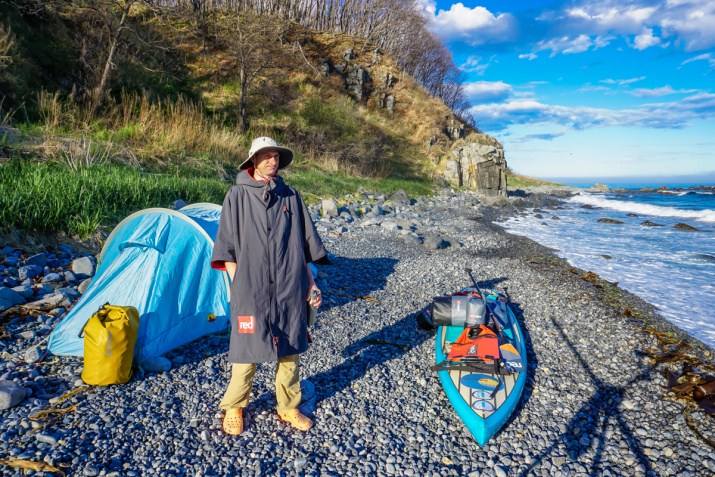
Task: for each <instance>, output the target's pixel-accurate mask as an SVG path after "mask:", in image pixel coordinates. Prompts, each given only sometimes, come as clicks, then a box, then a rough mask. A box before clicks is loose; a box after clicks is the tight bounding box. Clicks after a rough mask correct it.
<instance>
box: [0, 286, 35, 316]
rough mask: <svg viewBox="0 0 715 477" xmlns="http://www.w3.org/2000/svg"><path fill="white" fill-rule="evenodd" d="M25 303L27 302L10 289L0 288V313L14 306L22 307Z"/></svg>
mask: <svg viewBox="0 0 715 477" xmlns="http://www.w3.org/2000/svg"><path fill="white" fill-rule="evenodd" d="M17 288H20V287H17ZM28 288H29V287H28ZM26 302H27V300H25V298H24V297H23V296H22V295H21V294H20V293H18V292H17V291H15V290H13V289H12V288H7V287H0V311H4V310H7V309H8V308H12V307H13V306H15V305H24V304H25V303H26Z"/></svg>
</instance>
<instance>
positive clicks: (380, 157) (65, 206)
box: [0, 5, 511, 236]
mask: <svg viewBox="0 0 715 477" xmlns="http://www.w3.org/2000/svg"><path fill="white" fill-rule="evenodd" d="M0 13H3V14H6V15H7V16H6V18H8V19H9V23H10V25H11V26H12V29H13V32H15V35H16V37H17V42H16V43H17V45H16V47H15V49H14V51H13V60H14V61H13V63H12V64H11V65H10V66H9V67H7V68H5V69H3V70H2V71H0V92H5V93H7V92H8V91H11V92H12V93H13V94H12V95H10V96H9V100H8V101H7V102H6V103H5V109H6V110H7V107H8V106H13V107H15V108H19V107H20V106H22V108H21V109H15V114H14V124H13V125H14V126H16V127H17V128H19V132H17V133H16V135H17V136H19V138H20V141H19V142H8V141H5V144H2V143H0V158H2V157H3V156H5V157H6V158H11V159H14V160H22V161H29V162H30V163H31V164H25V165H23V164H18V163H17V161H11V162H12V163H6V164H2V165H0V169H2V171H0V177H1V178H2V182H0V188H2V191H1V192H2V194H0V197H2V199H0V202H1V203H0V219H2V220H1V221H0V223H2V224H3V227H5V228H6V229H7V228H11V227H18V228H22V229H25V230H27V231H35V232H41V233H47V232H50V231H56V230H60V231H64V232H68V233H70V234H79V235H82V236H87V235H90V234H91V232H92V231H93V230H94V229H95V228H96V227H97V226H98V225H103V226H108V227H111V226H113V225H114V224H116V223H117V222H118V221H119V220H121V218H122V217H124V216H126V215H128V214H130V213H132V212H134V211H136V210H138V209H142V208H146V207H152V206H164V207H166V206H168V204H169V203H171V202H172V201H173V200H176V199H179V198H181V199H183V200H185V201H186V202H194V201H211V202H220V201H221V199H222V197H223V194H224V193H225V191H226V190H227V189H228V188H229V187H230V186H231V184H232V183H233V177H234V175H235V172H236V166H237V165H238V163H240V162H241V161H242V160H243V158H245V157H246V156H247V152H248V148H249V145H250V142H251V140H252V138H254V137H257V136H262V135H269V136H273V137H275V138H276V139H278V140H279V141H280V142H281V143H283V144H286V145H288V146H291V147H293V148H294V149H295V150H296V152H297V157H296V161H295V163H294V165H293V166H292V167H291V169H290V170H289V171H287V172H286V174H285V175H286V176H287V180H288V181H289V183H291V184H293V185H295V186H296V187H297V188H298V189H299V190H301V192H303V194H304V196H305V197H306V198H307V199H308V200H314V199H315V198H318V197H340V196H343V195H345V194H348V193H352V192H355V191H356V190H357V188H358V187H360V186H362V187H363V188H365V189H367V190H378V191H381V192H385V193H389V192H392V191H394V190H397V189H400V188H402V189H404V190H406V191H407V192H408V193H409V194H411V195H423V194H428V193H430V192H431V191H432V190H433V188H432V185H431V181H430V180H429V177H431V175H432V174H433V173H434V172H435V170H436V168H437V165H438V164H439V161H440V159H441V158H442V156H443V155H444V154H445V153H446V152H447V148H448V146H449V142H448V141H447V140H445V136H444V133H443V124H444V121H445V118H448V117H449V115H450V112H449V111H448V110H447V108H446V107H444V105H442V103H441V102H440V101H439V100H435V99H434V98H431V97H430V96H429V95H428V94H427V93H425V92H424V90H422V89H421V88H420V87H419V86H418V85H416V83H415V82H414V80H412V79H411V78H409V77H403V78H400V80H399V81H398V82H397V84H396V85H395V86H394V88H393V89H392V90H390V91H389V93H390V94H394V95H395V96H396V98H397V102H396V106H395V112H394V114H393V115H390V114H387V112H386V111H385V110H383V109H381V108H379V106H378V105H377V104H376V97H373V96H371V97H369V98H368V99H367V101H364V102H361V103H356V102H355V101H353V100H352V99H350V98H348V97H347V96H346V95H345V92H344V91H345V87H344V84H343V81H342V79H341V78H339V77H338V76H336V75H335V74H331V76H330V77H328V78H322V77H319V76H318V75H316V74H315V72H314V70H313V69H312V68H310V67H309V66H308V65H307V64H306V63H305V60H304V59H303V57H302V55H298V54H297V52H295V51H294V53H293V55H292V56H291V55H288V56H287V57H286V58H284V59H283V60H282V61H283V63H282V64H281V65H280V68H278V69H277V70H272V71H271V72H270V75H269V76H265V77H262V78H259V79H258V82H257V83H256V85H255V87H254V92H260V93H264V94H258V95H252V96H251V98H250V101H249V118H250V125H249V129H248V131H247V133H246V134H245V135H240V134H238V133H237V131H236V124H237V117H236V116H237V115H236V111H237V104H238V96H239V93H240V91H239V88H238V87H237V81H236V71H235V68H234V61H233V59H232V58H231V54H230V50H228V49H226V48H223V47H221V45H220V43H216V44H214V43H212V42H211V41H210V42H209V43H208V51H206V52H203V51H202V49H201V43H200V39H199V38H198V37H197V32H196V28H195V25H194V24H192V23H191V22H186V21H182V20H178V19H174V20H172V22H171V23H170V24H167V23H166V22H165V21H163V22H162V21H159V19H157V18H155V17H153V16H151V15H147V14H146V12H142V11H139V10H136V11H134V14H133V17H132V22H133V24H134V26H135V27H136V28H138V29H141V30H142V31H144V32H148V33H150V35H151V36H152V38H154V40H155V41H156V42H157V43H158V44H160V45H162V46H163V48H162V49H158V50H156V51H153V50H147V47H146V46H145V45H144V44H142V43H141V42H136V41H133V42H131V41H130V42H129V43H128V44H127V46H126V47H125V48H124V49H123V50H122V53H121V54H120V57H119V58H118V59H117V64H118V68H117V69H116V70H115V77H114V84H113V88H112V92H111V94H110V97H109V98H108V99H107V101H106V104H105V107H104V109H103V111H102V114H101V115H100V117H98V118H92V117H90V115H89V114H88V108H87V107H86V103H85V102H83V101H81V100H77V99H74V98H75V97H74V96H72V95H70V94H69V93H70V92H71V90H72V89H73V88H74V89H75V90H77V87H76V86H75V85H81V84H83V78H87V75H88V74H89V73H88V71H87V69H86V68H84V67H83V66H82V64H83V62H82V60H81V58H80V57H81V54H82V46H81V44H79V43H78V37H79V36H80V35H75V34H74V32H81V33H82V34H84V35H85V36H86V37H88V38H93V39H95V40H96V41H97V42H99V32H98V31H96V30H92V25H93V23H92V19H91V17H88V16H87V13H86V12H83V11H81V10H77V9H74V8H71V7H66V8H62V9H61V10H59V11H53V10H50V9H48V10H47V13H46V14H45V15H44V16H43V17H42V18H41V19H38V18H34V17H33V18H23V17H21V16H20V15H18V14H17V13H16V12H12V11H7V7H6V6H2V5H0ZM218 20H219V22H221V21H226V22H227V21H229V19H227V18H220V17H219V19H218ZM288 39H289V40H290V41H291V42H295V41H298V42H300V44H301V45H302V47H303V50H304V52H305V55H306V57H307V58H308V59H309V60H310V61H311V62H312V63H313V64H319V63H320V62H321V61H322V59H325V58H327V59H329V60H330V61H331V62H333V63H335V62H339V61H341V58H342V54H343V52H344V51H345V50H346V49H348V48H352V49H354V50H355V51H356V52H357V53H358V58H357V60H356V61H357V62H358V63H362V64H364V63H368V62H369V63H372V65H371V66H370V73H371V75H372V79H373V82H375V84H379V83H380V81H382V79H383V78H384V75H385V74H387V73H390V74H393V75H395V76H398V77H399V73H398V71H397V68H396V67H395V66H394V63H393V62H392V60H391V59H390V58H389V57H387V56H386V55H382V56H381V57H380V60H379V61H377V62H376V61H375V60H374V56H373V53H372V52H373V48H372V47H370V45H368V44H366V43H365V42H364V41H363V40H360V39H356V38H352V37H347V36H345V35H336V34H329V33H322V32H313V31H307V30H305V29H302V28H300V27H298V26H296V25H292V26H291V27H290V32H289V34H288ZM98 44H99V43H98ZM157 51H158V53H157ZM129 52H134V53H135V54H133V55H130V54H129ZM92 54H93V55H94V57H92V56H91V55H90V57H89V60H92V59H93V60H94V61H95V62H97V63H98V64H101V59H102V52H101V50H98V51H95V52H94V53H92ZM137 58H141V59H142V61H143V62H144V63H145V65H147V66H149V68H144V67H142V66H141V65H140V64H138V62H137ZM85 60H87V58H85ZM158 64H161V65H163V66H162V68H161V69H159V68H158V67H157V65H158ZM95 69H97V68H95ZM85 82H87V81H85ZM89 83H90V84H91V81H89ZM80 90H81V88H80ZM27 119H29V121H28V120H27ZM428 143H433V145H432V146H428V145H427V144H428ZM1 160H2V159H0V161H1ZM48 160H49V162H51V163H53V164H54V165H53V164H38V162H43V161H48ZM139 171H143V172H145V173H146V172H149V173H158V174H169V175H168V176H167V175H147V174H139ZM510 180H511V179H510ZM48 206H49V207H51V209H52V210H51V213H50V214H48V216H47V218H45V217H43V216H42V215H43V214H42V210H43V207H44V208H47V207H48Z"/></svg>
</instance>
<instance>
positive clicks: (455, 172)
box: [444, 132, 507, 197]
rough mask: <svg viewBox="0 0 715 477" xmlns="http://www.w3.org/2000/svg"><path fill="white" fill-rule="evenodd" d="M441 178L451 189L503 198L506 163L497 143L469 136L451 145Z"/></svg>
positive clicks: (485, 136) (479, 135)
mask: <svg viewBox="0 0 715 477" xmlns="http://www.w3.org/2000/svg"><path fill="white" fill-rule="evenodd" d="M450 155H451V157H450V159H449V160H448V161H447V165H446V168H445V171H444V177H445V178H446V179H447V180H448V181H449V182H450V183H452V184H453V185H455V186H465V187H469V188H471V189H474V190H476V191H477V192H478V193H480V194H484V195H487V196H504V197H505V196H506V185H507V184H506V160H505V159H504V148H503V147H502V145H501V144H499V141H497V140H496V139H494V138H493V137H491V136H488V135H486V134H482V133H476V132H475V133H471V134H469V135H468V136H467V137H466V138H465V139H463V140H457V141H455V143H454V144H453V145H452V150H451V152H450Z"/></svg>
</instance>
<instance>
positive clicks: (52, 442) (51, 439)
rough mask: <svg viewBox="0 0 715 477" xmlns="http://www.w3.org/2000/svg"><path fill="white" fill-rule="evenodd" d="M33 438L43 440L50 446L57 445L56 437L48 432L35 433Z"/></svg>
mask: <svg viewBox="0 0 715 477" xmlns="http://www.w3.org/2000/svg"><path fill="white" fill-rule="evenodd" d="M35 439H37V440H38V441H39V442H44V443H45V444H49V445H51V446H56V445H57V439H56V438H54V437H53V436H51V435H49V434H37V435H36V436H35Z"/></svg>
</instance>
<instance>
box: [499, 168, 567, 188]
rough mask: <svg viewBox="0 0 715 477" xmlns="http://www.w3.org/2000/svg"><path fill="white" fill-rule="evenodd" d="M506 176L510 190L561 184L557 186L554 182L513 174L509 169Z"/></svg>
mask: <svg viewBox="0 0 715 477" xmlns="http://www.w3.org/2000/svg"><path fill="white" fill-rule="evenodd" d="M506 176H507V185H508V187H509V189H510V190H513V189H519V188H522V187H531V186H541V185H546V186H560V185H561V184H557V183H555V182H549V181H544V180H541V179H535V178H533V177H527V176H522V175H520V174H517V173H515V172H513V171H512V170H511V169H507V173H506Z"/></svg>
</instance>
